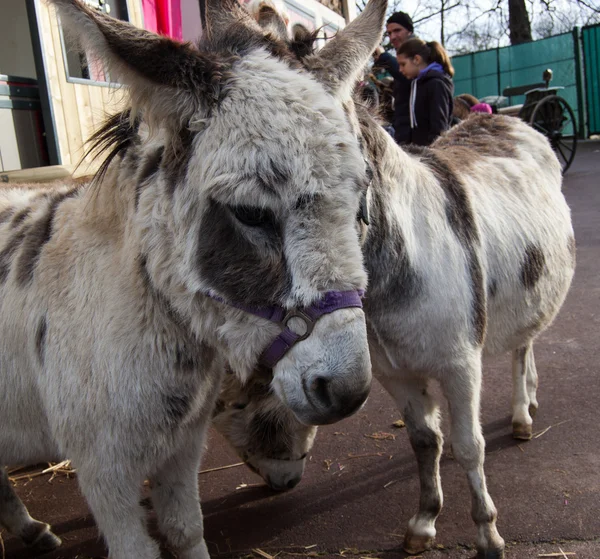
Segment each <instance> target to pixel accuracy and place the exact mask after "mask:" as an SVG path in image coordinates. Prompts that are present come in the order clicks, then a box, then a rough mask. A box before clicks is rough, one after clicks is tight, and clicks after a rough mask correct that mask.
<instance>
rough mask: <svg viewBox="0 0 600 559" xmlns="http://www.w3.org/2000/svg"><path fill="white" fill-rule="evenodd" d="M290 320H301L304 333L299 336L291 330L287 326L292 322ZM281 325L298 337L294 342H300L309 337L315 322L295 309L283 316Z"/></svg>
mask: <svg viewBox="0 0 600 559" xmlns="http://www.w3.org/2000/svg"><path fill="white" fill-rule="evenodd" d="M292 318H299V319H300V320H302V321H303V322H304V325H305V326H306V332H304V334H299V333H298V332H296V331H295V330H294V329H292V328H290V327H289V326H288V323H289V322H290V320H292ZM281 325H282V326H283V327H284V328H287V329H288V330H291V331H292V332H294V334H296V336H299V337H298V339H297V340H296V341H297V342H300V341H302V340H305V339H306V338H308V336H310V334H311V332H312V331H313V329H314V327H315V321H314V320H313V319H312V318H311V317H310V316H308V315H307V314H305V313H303V312H302V311H299V310H297V309H292V310H291V311H290V312H288V313H287V314H286V315H285V317H284V319H283V320H282V321H281Z"/></svg>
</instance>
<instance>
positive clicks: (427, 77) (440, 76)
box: [419, 68, 452, 87]
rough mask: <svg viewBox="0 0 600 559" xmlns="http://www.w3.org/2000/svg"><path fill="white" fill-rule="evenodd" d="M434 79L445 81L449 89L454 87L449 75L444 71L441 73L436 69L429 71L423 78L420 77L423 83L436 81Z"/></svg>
mask: <svg viewBox="0 0 600 559" xmlns="http://www.w3.org/2000/svg"><path fill="white" fill-rule="evenodd" d="M434 78H438V79H441V80H443V81H444V82H445V83H446V84H447V85H448V86H449V87H450V86H451V85H452V78H451V77H450V76H449V75H448V74H446V72H444V71H443V70H442V71H440V70H436V69H435V68H432V69H431V70H428V71H427V72H425V73H424V74H423V75H422V76H420V77H419V81H420V82H421V83H423V82H426V81H428V80H431V79H434Z"/></svg>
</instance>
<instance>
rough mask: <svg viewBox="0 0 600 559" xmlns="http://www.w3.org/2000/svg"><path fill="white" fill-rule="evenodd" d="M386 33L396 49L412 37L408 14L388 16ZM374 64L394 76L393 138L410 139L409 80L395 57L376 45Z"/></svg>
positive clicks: (406, 140)
mask: <svg viewBox="0 0 600 559" xmlns="http://www.w3.org/2000/svg"><path fill="white" fill-rule="evenodd" d="M385 27H386V35H387V36H388V37H389V38H390V43H391V44H392V46H393V47H394V48H395V49H396V50H397V49H399V48H400V46H401V45H402V43H404V42H405V41H407V40H408V39H410V38H412V37H414V35H413V32H414V27H413V22H412V19H411V18H410V16H409V15H408V14H407V13H405V12H396V13H394V14H392V15H391V16H390V18H389V19H388V20H387V23H386V26H385ZM374 66H377V67H380V68H385V69H386V70H387V71H388V72H389V73H390V74H391V76H392V77H393V78H394V120H393V122H392V124H393V126H394V139H395V140H396V142H398V143H399V144H405V143H407V142H408V141H409V140H410V118H409V100H410V80H409V79H407V78H405V77H404V76H403V75H402V73H401V72H400V68H399V66H398V61H397V60H396V57H395V56H393V55H392V54H390V53H389V52H384V51H383V48H381V47H378V49H377V50H376V51H375V62H374Z"/></svg>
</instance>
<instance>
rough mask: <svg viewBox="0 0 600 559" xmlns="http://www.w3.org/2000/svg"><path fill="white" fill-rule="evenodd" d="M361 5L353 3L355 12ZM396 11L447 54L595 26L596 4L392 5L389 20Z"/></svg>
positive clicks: (453, 1) (486, 1) (428, 0)
mask: <svg viewBox="0 0 600 559" xmlns="http://www.w3.org/2000/svg"><path fill="white" fill-rule="evenodd" d="M365 4H366V0H357V7H358V9H359V11H360V10H362V9H363V8H364V6H365ZM399 10H404V11H408V13H409V14H410V16H411V17H412V19H413V22H414V24H415V31H416V33H417V34H418V35H420V36H422V37H424V38H427V39H436V40H439V41H440V42H442V44H444V46H445V47H446V48H447V49H448V50H449V51H450V52H451V53H452V54H463V53H465V52H473V51H477V50H484V49H489V48H495V47H499V46H504V45H507V44H520V43H524V42H527V41H531V40H535V39H539V38H543V37H548V36H550V35H556V34H558V33H564V32H566V31H570V30H571V29H572V28H573V27H574V26H575V25H587V24H591V23H597V22H600V0H483V1H482V0H460V4H459V0H414V1H413V2H410V3H407V2H406V1H401V0H391V1H390V4H389V8H388V13H389V15H391V14H392V13H393V12H395V11H399ZM432 22H435V27H434V26H433V25H431V23H432Z"/></svg>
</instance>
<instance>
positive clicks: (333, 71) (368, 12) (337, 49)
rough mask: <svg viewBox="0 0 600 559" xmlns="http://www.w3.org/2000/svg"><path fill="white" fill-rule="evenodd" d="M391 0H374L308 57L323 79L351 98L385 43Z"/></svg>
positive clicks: (309, 65)
mask: <svg viewBox="0 0 600 559" xmlns="http://www.w3.org/2000/svg"><path fill="white" fill-rule="evenodd" d="M386 9H387V0H370V2H369V3H368V4H367V6H366V7H365V9H364V10H363V11H362V13H361V14H360V15H359V16H358V17H357V18H356V19H354V20H353V21H351V22H350V23H349V24H348V26H347V27H345V28H344V29H343V30H342V31H340V32H339V33H338V34H337V35H336V36H335V37H334V38H333V39H332V40H331V41H329V43H327V44H326V45H325V46H324V47H323V48H322V49H321V50H320V51H319V52H318V53H317V54H315V55H314V56H311V57H309V58H307V59H306V60H305V63H306V65H307V67H308V68H310V69H311V70H312V72H313V73H314V74H315V75H316V76H317V78H318V79H319V81H320V82H321V83H323V84H324V85H326V86H327V87H329V89H330V90H331V91H332V92H334V93H335V94H336V95H337V96H338V97H340V98H347V97H348V96H349V95H350V92H351V91H352V88H353V87H354V84H355V82H356V80H357V78H358V77H359V76H360V75H361V74H362V73H363V72H364V68H365V65H366V64H367V62H368V60H369V57H370V56H371V54H372V53H373V51H374V50H375V48H376V47H377V45H378V44H379V43H380V42H381V36H382V34H383V22H384V18H385V12H386Z"/></svg>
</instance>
